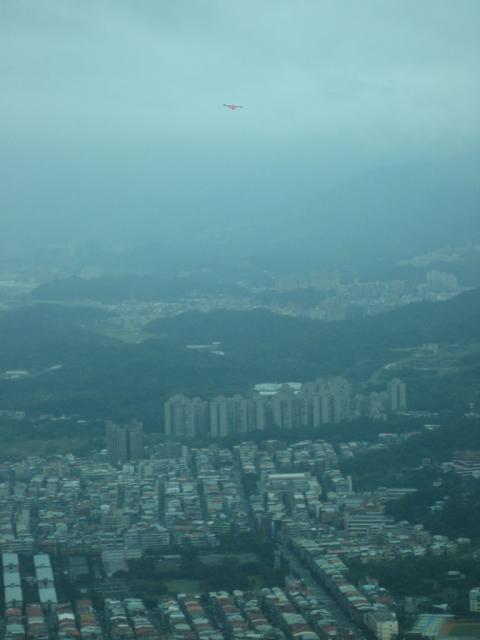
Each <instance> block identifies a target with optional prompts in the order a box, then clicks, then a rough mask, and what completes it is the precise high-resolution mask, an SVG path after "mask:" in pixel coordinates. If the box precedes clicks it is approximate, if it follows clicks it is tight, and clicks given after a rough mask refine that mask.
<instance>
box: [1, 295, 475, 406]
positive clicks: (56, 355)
mask: <svg viewBox="0 0 480 640" xmlns="http://www.w3.org/2000/svg"><path fill="white" fill-rule="evenodd" d="M102 313H104V312H102V311H98V310H95V309H90V308H82V307H78V306H71V307H69V306H67V305H57V304H35V305H31V306H29V307H23V308H19V309H17V310H15V311H11V312H4V313H2V314H0V374H2V372H5V371H8V370H11V369H20V370H27V371H29V375H28V377H26V378H25V379H16V380H9V379H3V380H1V379H0V398H1V402H2V406H3V407H10V408H16V409H18V408H25V407H27V408H31V409H32V411H39V412H44V413H46V412H57V411H64V412H72V411H74V412H78V413H88V414H89V415H93V416H95V417H100V416H104V415H115V413H116V412H120V413H121V412H123V413H125V414H127V415H130V416H131V415H138V416H139V417H142V416H145V415H155V416H159V415H160V413H161V411H162V401H163V400H164V399H165V398H166V397H168V396H169V395H172V394H174V393H178V392H181V393H186V394H190V395H199V396H204V397H211V396H214V395H216V394H218V393H225V394H232V393H237V392H239V393H245V392H247V390H248V389H249V388H251V387H252V386H253V385H254V384H256V383H258V382H265V381H268V380H278V381H282V380H298V381H306V380H312V379H315V378H316V377H318V376H321V375H335V374H346V375H347V376H348V377H349V379H351V380H352V381H353V382H355V381H357V382H361V381H364V380H366V379H368V378H369V376H370V375H372V374H373V373H374V372H375V371H377V370H379V369H380V368H381V367H383V366H384V365H385V364H387V363H389V362H392V361H393V360H398V358H399V357H402V356H401V355H399V353H398V352H395V351H394V350H395V349H397V348H399V347H405V346H406V347H410V346H415V345H421V344H423V343H425V342H438V343H441V344H442V343H463V344H470V343H479V342H480V290H473V291H469V292H467V293H464V294H462V295H460V296H458V297H457V298H454V299H452V300H450V301H448V302H444V303H429V304H416V305H411V306H410V307H406V308H403V309H399V310H397V311H394V312H391V313H389V314H384V315H380V316H376V317H372V318H367V319H364V320H361V321H348V322H335V323H326V322H321V321H309V320H304V319H298V318H292V317H287V316H279V315H275V314H272V313H270V312H267V311H262V310H258V311H252V312H216V313H209V314H184V315H180V316H177V317H175V318H171V319H168V320H161V321H156V322H154V323H152V324H151V325H150V326H149V330H150V331H152V332H156V333H157V335H158V338H157V339H155V338H154V339H150V340H146V341H144V342H142V343H139V344H126V343H123V342H120V341H118V340H115V339H113V338H110V337H106V336H103V335H101V334H99V333H96V332H95V331H93V330H89V329H87V328H85V327H89V326H90V327H94V326H95V324H96V320H97V316H98V314H102ZM214 340H219V341H221V342H222V347H221V350H222V351H223V352H224V353H225V355H224V356H216V355H213V354H210V353H205V352H196V351H193V350H191V349H187V348H186V345H187V344H191V343H205V342H207V343H208V342H211V341H214ZM462 357H463V360H460V359H459V360H458V363H456V364H455V367H454V369H453V370H452V371H448V375H445V376H444V377H442V378H441V380H439V379H438V377H437V378H435V375H436V374H434V373H431V374H429V373H421V376H422V377H421V379H419V378H418V377H417V378H413V379H412V380H410V381H409V386H410V389H411V392H410V391H409V398H410V401H411V403H412V404H411V406H412V407H415V408H420V409H422V408H427V409H432V408H433V409H435V408H451V407H456V408H460V409H461V408H462V407H465V406H466V403H468V402H471V401H474V400H475V401H476V396H475V389H477V392H478V387H479V384H480V366H479V351H478V350H475V348H472V349H471V351H470V353H469V354H468V357H467V356H462ZM58 365H61V367H58ZM52 367H55V368H54V369H53V370H52ZM415 375H417V374H415ZM418 375H420V374H418ZM429 376H430V377H429ZM448 376H450V377H448ZM4 377H5V376H4ZM7 378H8V376H7ZM474 396H475V397H474Z"/></svg>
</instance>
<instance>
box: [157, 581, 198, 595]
mask: <svg viewBox="0 0 480 640" xmlns="http://www.w3.org/2000/svg"><path fill="white" fill-rule="evenodd" d="M166 585H167V589H168V593H198V592H199V591H201V582H200V580H168V582H167V583H166Z"/></svg>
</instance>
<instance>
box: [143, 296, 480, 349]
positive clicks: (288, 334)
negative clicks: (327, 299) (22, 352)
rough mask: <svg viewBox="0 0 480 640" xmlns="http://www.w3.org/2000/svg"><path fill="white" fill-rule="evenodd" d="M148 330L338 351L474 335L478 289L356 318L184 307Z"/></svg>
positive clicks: (464, 339)
mask: <svg viewBox="0 0 480 640" xmlns="http://www.w3.org/2000/svg"><path fill="white" fill-rule="evenodd" d="M148 330H149V331H151V332H154V333H157V334H162V335H165V336H167V337H168V338H170V339H172V340H175V341H183V342H185V341H186V342H211V341H212V340H219V341H221V342H222V343H226V344H227V345H228V347H230V348H234V349H235V350H236V349H238V348H251V346H252V345H255V346H257V347H262V345H263V346H265V344H267V343H268V344H273V343H277V348H278V349H279V350H281V349H285V348H286V349H288V348H289V345H293V344H295V345H296V346H297V347H300V346H301V344H302V343H303V344H305V345H308V347H309V348H310V349H314V350H318V349H325V350H326V351H327V352H332V353H333V352H338V353H342V352H343V351H345V350H347V351H348V350H351V351H352V353H358V352H359V350H360V351H361V350H362V347H363V348H365V349H367V350H371V349H372V348H373V349H374V350H377V348H398V347H408V346H415V345H421V344H423V343H428V342H438V343H457V342H458V343H470V342H477V341H480V289H472V290H470V291H467V292H465V293H462V294H460V295H458V296H456V297H455V298H452V299H451V300H448V301H446V302H422V303H415V304H411V305H408V306H406V307H402V308H400V309H396V310H394V311H391V312H389V313H385V314H380V315H377V316H372V317H369V318H363V319H358V320H349V321H340V322H323V321H314V320H305V319H299V318H293V317H290V316H280V315H275V314H273V313H270V312H269V311H265V310H256V311H216V312H211V313H201V312H189V313H185V314H182V315H179V316H175V317H172V318H165V319H160V320H155V321H153V322H152V323H150V324H149V326H148Z"/></svg>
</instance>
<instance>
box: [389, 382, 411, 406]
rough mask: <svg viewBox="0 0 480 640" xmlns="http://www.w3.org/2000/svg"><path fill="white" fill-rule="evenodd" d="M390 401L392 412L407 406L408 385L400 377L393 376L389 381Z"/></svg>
mask: <svg viewBox="0 0 480 640" xmlns="http://www.w3.org/2000/svg"><path fill="white" fill-rule="evenodd" d="M388 401H389V409H390V411H391V412H392V413H395V412H397V411H403V410H404V409H406V408H407V387H406V385H405V383H404V382H403V381H402V380H400V378H393V380H390V382H389V383H388Z"/></svg>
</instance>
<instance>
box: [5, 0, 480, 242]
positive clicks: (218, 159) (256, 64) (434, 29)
mask: <svg viewBox="0 0 480 640" xmlns="http://www.w3.org/2000/svg"><path fill="white" fill-rule="evenodd" d="M0 12H1V13H0V30H1V37H0V60H1V62H0V65H1V69H0V71H1V76H2V98H1V103H0V104H1V113H2V118H1V122H0V135H1V138H2V145H1V150H0V162H1V165H2V178H1V198H2V205H3V206H2V216H1V221H0V224H1V231H2V243H7V242H8V243H15V242H16V241H17V239H18V235H17V234H18V233H19V232H20V233H21V237H22V242H24V243H29V244H32V245H38V244H39V243H50V244H54V243H62V242H68V241H70V242H72V241H73V242H79V241H81V240H90V241H91V240H97V241H98V240H99V239H100V240H109V241H111V242H120V243H127V244H129V243H143V242H145V241H149V242H152V241H155V240H159V241H160V240H162V238H164V237H165V236H167V237H171V235H172V234H173V235H174V236H175V238H176V239H177V240H179V236H180V237H183V241H185V239H186V238H187V239H191V240H193V239H194V238H196V236H197V235H198V233H199V232H202V233H203V235H204V236H208V237H211V236H215V234H218V233H219V232H220V233H221V232H222V231H224V232H225V234H226V237H227V238H229V239H230V241H231V242H232V243H233V242H234V239H231V235H232V233H235V231H236V230H237V229H238V228H240V229H241V232H242V234H243V235H242V238H243V237H244V236H247V237H250V236H252V235H254V231H255V229H256V228H257V226H258V225H260V226H262V224H263V227H264V228H267V229H268V228H269V227H272V226H274V225H276V224H277V223H280V224H281V225H288V226H291V225H294V224H295V221H296V220H297V219H302V217H303V216H305V215H310V216H313V218H314V220H315V224H317V225H318V226H320V227H322V226H325V225H327V226H328V225H329V224H333V226H334V227H335V224H336V221H335V218H336V213H337V212H336V210H335V204H334V205H332V206H329V204H328V198H329V197H330V193H329V190H330V189H331V188H333V187H338V186H341V187H346V188H347V197H346V201H347V206H349V207H350V208H351V209H352V210H351V211H349V212H348V215H347V217H346V219H345V220H344V221H343V223H342V226H341V227H340V229H339V230H337V232H336V233H335V235H334V237H333V240H334V241H335V242H338V244H339V245H341V241H342V232H344V231H346V230H348V228H349V227H350V226H352V225H359V224H360V225H361V224H362V218H363V217H364V216H365V212H364V211H358V210H357V209H356V208H355V207H352V206H351V205H352V202H351V201H349V199H348V189H349V185H350V183H351V180H352V179H353V180H354V187H353V191H354V192H355V185H356V184H358V183H357V182H355V181H361V182H363V180H364V179H365V177H366V179H367V182H368V184H369V185H370V189H371V191H374V185H378V186H380V187H381V183H382V181H383V180H384V176H385V172H386V173H387V180H388V179H390V178H389V173H390V172H395V171H397V169H398V170H399V171H400V173H401V174H403V173H405V172H406V178H405V180H404V182H402V183H401V188H402V189H408V184H409V181H413V182H414V183H415V180H416V175H417V173H418V172H419V173H420V174H421V175H422V174H423V172H425V171H427V173H428V174H429V175H428V181H429V188H431V185H432V184H433V185H435V182H436V181H438V183H440V184H441V185H442V187H443V188H447V189H450V191H454V192H458V189H459V184H460V185H461V186H464V185H465V183H466V184H467V186H468V188H470V189H471V188H473V182H474V177H475V176H476V173H477V171H478V151H479V128H480V125H479V118H478V112H479V110H480V89H479V83H478V53H479V45H478V38H477V35H478V30H479V22H480V9H479V7H478V3H476V2H475V1H473V2H472V1H470V0H460V1H459V2H456V3H453V2H451V1H449V0H440V1H438V0H424V1H422V2H413V1H411V2H410V1H408V2H396V1H394V2H387V3H385V2H380V1H371V0H367V1H366V2H362V3H355V2H346V3H338V2H330V1H325V2H312V1H303V0H302V1H301V2H297V3H292V2H290V1H285V0H280V1H276V2H262V3H257V2H251V1H250V0H246V1H245V2H242V3H233V2H218V1H214V0H210V1H202V0H195V1H194V2H186V1H183V0H180V1H176V2H170V1H168V2H160V3H159V2H151V1H148V0H146V1H144V2H140V3H132V2H127V1H124V0H120V1H118V2H111V1H110V2H108V1H102V2H90V1H87V2H82V3H78V2H71V1H70V0H66V1H65V0H53V1H52V0H44V1H42V2H40V3H39V2H31V1H28V0H21V1H19V2H17V1H16V2H13V1H11V0H4V2H2V4H1V6H0ZM225 102H227V103H229V102H238V103H240V104H243V105H244V106H245V108H244V109H242V110H239V111H237V112H234V113H232V112H230V111H228V110H226V109H225V108H224V107H223V106H222V105H223V103H225ZM325 192H327V193H326V195H325ZM369 195H370V196H372V194H369ZM374 196H375V194H374V193H373V196H372V197H374ZM325 197H326V199H327V205H326V206H322V202H323V200H324V198H325ZM459 197H460V203H459V208H460V211H456V212H453V211H451V212H450V215H456V214H459V215H462V211H461V209H462V207H463V208H468V207H471V206H472V205H471V200H470V201H468V198H467V204H466V205H464V203H463V200H462V196H459ZM463 197H465V196H463ZM355 198H356V197H355V193H353V194H352V199H353V201H355ZM387 204H388V205H389V206H387V207H386V208H384V209H383V211H382V214H381V215H382V217H384V218H387V219H388V218H390V217H391V218H392V219H395V218H397V217H398V216H401V215H404V214H403V212H401V211H398V208H397V206H396V202H395V198H392V200H391V202H390V203H387ZM421 215H422V216H424V217H425V219H426V220H428V224H433V215H434V213H433V212H432V211H429V210H428V208H427V207H425V208H424V210H423V211H422V212H421ZM407 217H408V216H407ZM408 222H409V221H408V220H407V223H408ZM469 222H470V224H471V226H472V227H474V230H475V233H478V224H477V221H476V220H473V219H470V220H469ZM365 224H366V225H367V226H368V225H369V224H370V221H369V220H366V221H365ZM248 225H251V228H248ZM245 226H247V229H245ZM263 227H262V228H263ZM414 227H415V225H414ZM413 231H415V228H414V229H413ZM382 233H383V230H382ZM446 236H447V237H448V234H446ZM382 240H383V235H380V237H378V239H377V242H378V243H381V241H382Z"/></svg>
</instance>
